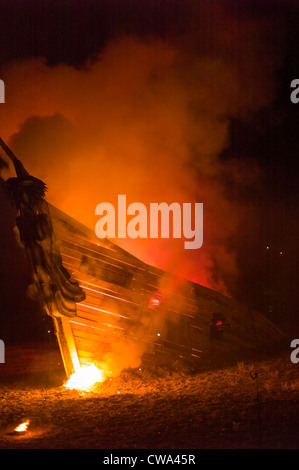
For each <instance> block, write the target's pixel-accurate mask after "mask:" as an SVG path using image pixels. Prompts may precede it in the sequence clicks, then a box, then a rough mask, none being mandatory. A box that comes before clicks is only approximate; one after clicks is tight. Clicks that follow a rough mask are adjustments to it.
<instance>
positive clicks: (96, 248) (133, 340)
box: [50, 206, 283, 376]
mask: <svg viewBox="0 0 299 470" xmlns="http://www.w3.org/2000/svg"><path fill="white" fill-rule="evenodd" d="M50 212H51V217H52V222H53V227H54V233H55V236H56V239H57V242H58V245H59V248H60V253H61V256H62V261H63V265H64V267H65V268H67V270H68V271H69V272H70V273H71V275H72V279H74V280H77V281H78V283H79V285H80V287H81V289H82V290H83V291H84V293H85V297H86V298H85V300H84V301H82V302H79V303H77V304H76V310H77V313H76V315H75V316H72V317H67V316H64V315H61V316H60V315H59V314H58V315H57V314H54V315H53V318H54V324H55V328H56V334H57V337H58V342H59V346H60V350H61V354H62V358H63V361H64V366H65V370H66V374H67V376H70V375H71V374H72V373H73V372H74V371H76V370H77V369H78V368H79V367H80V366H81V365H84V364H89V363H95V364H97V363H99V364H101V363H103V362H107V361H108V362H109V361H110V363H111V368H112V369H113V368H114V370H113V374H117V373H119V372H120V370H121V369H122V368H128V367H138V366H139V365H140V364H141V361H142V362H147V361H150V362H153V361H154V362H173V361H175V360H177V359H179V358H181V359H185V360H187V361H200V360H201V358H202V357H204V356H206V355H207V354H209V351H210V349H211V347H212V348H213V349H214V350H216V351H219V354H224V353H225V352H233V351H237V350H239V349H240V348H247V347H248V348H254V347H256V346H257V345H259V344H261V343H273V342H276V341H280V340H281V339H282V338H283V335H282V333H281V332H280V331H279V330H278V328H276V326H275V325H274V324H273V323H271V322H270V321H269V320H268V319H267V318H266V317H264V316H263V315H261V314H259V313H257V312H255V311H252V310H250V309H248V308H246V307H244V306H243V305H240V304H239V303H238V302H236V301H235V300H233V299H230V298H228V297H226V296H224V295H222V294H220V293H218V292H216V291H213V290H211V289H208V288H205V287H203V286H200V285H198V284H195V283H192V282H190V281H186V280H184V279H180V278H178V277H176V276H173V275H171V274H169V273H167V272H164V271H162V270H160V269H157V268H154V267H152V266H149V265H147V264H145V263H143V262H142V261H140V260H139V259H137V258H135V257H134V256H132V255H131V254H129V253H127V252H126V251H124V250H122V249H121V248H119V247H118V246H116V245H114V244H113V243H111V242H109V241H107V240H104V241H100V240H99V239H97V238H96V237H95V234H94V233H93V232H92V231H91V230H89V229H88V228H86V227H85V226H83V225H81V224H79V223H78V222H77V221H75V220H74V219H72V218H71V217H69V216H67V215H66V214H64V213H62V212H61V211H59V210H57V209H56V208H54V207H53V206H50ZM215 312H216V313H217V314H220V315H221V316H222V318H224V329H223V332H222V333H221V335H220V336H219V337H218V338H217V337H216V338H214V337H211V331H212V330H211V316H212V314H213V313H215Z"/></svg>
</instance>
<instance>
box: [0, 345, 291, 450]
mask: <svg viewBox="0 0 299 470" xmlns="http://www.w3.org/2000/svg"><path fill="white" fill-rule="evenodd" d="M6 357H7V360H6V364H0V448H2V449H11V448H19V449H22V448H28V449H29V448H33V449H38V448H47V449H61V448H63V449H73V448H79V449H84V448H85V449H92V448H98V449H159V448H160V449H161V448H164V449H206V448H209V449H217V448H219V449H223V448H243V449H245V448H280V449H284V448H298V447H299V439H298V423H299V419H298V418H299V413H298V410H299V364H297V365H296V364H292V363H291V361H290V357H289V352H287V351H285V352H283V353H280V354H279V355H276V356H275V357H273V355H271V356H270V357H267V358H263V359H262V360H261V359H259V360H257V359H255V360H254V361H253V360H252V358H251V359H250V360H248V361H245V362H238V363H236V362H235V364H230V365H227V366H226V367H224V365H223V364H222V366H221V367H220V366H218V367H215V368H214V369H213V370H206V369H207V368H208V366H207V367H206V368H205V367H201V369H197V370H194V369H193V370H191V369H190V368H189V367H186V366H184V365H183V364H179V363H176V364H174V365H173V367H172V368H166V367H165V366H164V367H155V368H142V367H141V370H139V369H137V370H134V371H126V372H123V373H122V374H121V376H120V377H118V378H113V379H112V380H107V381H106V382H104V383H103V384H100V385H99V386H97V387H96V388H95V389H94V390H93V391H92V392H89V393H79V392H77V391H74V390H72V391H71V390H66V389H65V388H64V387H63V386H62V384H63V381H64V380H65V375H64V370H63V367H62V364H61V359H60V354H59V351H58V349H57V348H56V347H54V348H53V346H51V347H49V346H47V345H39V346H38V347H37V346H35V347H31V348H29V347H11V348H9V349H8V350H7V351H6ZM255 373H257V374H258V375H257V379H255V378H254V377H255ZM257 381H258V383H257ZM257 385H258V394H257ZM27 420H29V421H30V425H29V428H28V431H27V432H26V433H23V434H21V435H20V434H19V433H15V432H14V428H15V427H16V426H17V425H18V424H20V423H21V422H24V421H27Z"/></svg>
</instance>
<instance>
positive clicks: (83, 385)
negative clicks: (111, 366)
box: [64, 364, 105, 392]
mask: <svg viewBox="0 0 299 470" xmlns="http://www.w3.org/2000/svg"><path fill="white" fill-rule="evenodd" d="M104 380H105V374H104V371H102V370H100V369H99V368H98V367H96V366H95V365H94V364H88V365H85V366H81V367H80V369H79V370H78V371H77V372H75V373H74V374H72V375H71V376H70V378H69V379H68V381H67V382H66V383H65V384H64V387H65V388H68V389H70V390H81V391H85V392H88V391H89V390H91V389H92V387H93V386H94V385H95V384H96V383H98V382H103V381H104Z"/></svg>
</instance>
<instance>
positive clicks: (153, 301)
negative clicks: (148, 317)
mask: <svg viewBox="0 0 299 470" xmlns="http://www.w3.org/2000/svg"><path fill="white" fill-rule="evenodd" d="M160 303H161V301H160V299H157V298H156V297H151V298H150V301H149V304H150V306H151V307H159V305H160Z"/></svg>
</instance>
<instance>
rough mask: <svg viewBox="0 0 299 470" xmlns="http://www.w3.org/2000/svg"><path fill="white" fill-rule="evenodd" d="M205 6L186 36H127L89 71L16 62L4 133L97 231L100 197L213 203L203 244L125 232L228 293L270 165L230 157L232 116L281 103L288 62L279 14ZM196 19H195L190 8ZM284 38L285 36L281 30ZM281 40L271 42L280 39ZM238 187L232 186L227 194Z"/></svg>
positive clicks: (144, 253)
mask: <svg viewBox="0 0 299 470" xmlns="http://www.w3.org/2000/svg"><path fill="white" fill-rule="evenodd" d="M212 11H213V10H212V9H210V10H209V15H208V13H207V12H203V13H202V15H203V17H205V16H206V17H208V20H209V21H208V25H210V27H208V26H207V27H206V28H203V27H202V25H203V24H204V21H203V17H202V18H201V23H200V24H201V26H198V25H197V20H198V17H197V16H196V15H194V17H193V20H192V21H191V23H190V18H189V24H190V29H189V31H188V32H186V33H182V34H181V36H180V38H178V37H176V38H173V39H171V40H170V39H166V40H161V39H157V38H153V37H151V38H147V39H144V38H143V39H141V38H140V37H133V36H131V37H129V36H125V37H122V38H118V39H115V40H114V41H111V42H110V43H108V44H107V45H106V46H105V48H104V49H103V50H102V51H101V52H100V53H99V55H98V58H97V59H96V60H93V61H90V62H88V61H87V62H86V64H85V66H84V67H82V68H80V69H78V68H73V67H70V66H67V65H64V64H59V65H56V66H52V67H49V66H48V65H47V63H46V61H45V60H44V59H43V58H36V59H28V60H21V61H15V62H11V63H9V64H8V65H7V66H6V68H5V70H4V73H3V79H4V81H5V83H6V104H5V107H3V108H1V110H0V112H1V114H0V126H1V135H2V137H3V138H4V139H5V140H6V141H8V142H9V144H10V145H11V147H12V149H13V150H14V152H15V153H16V155H17V156H18V157H19V158H20V159H21V160H22V162H23V164H24V166H25V167H26V169H27V170H28V171H29V172H30V173H31V174H33V175H34V176H36V177H38V178H41V179H42V180H44V181H45V182H46V184H47V186H48V188H49V191H48V201H49V202H51V203H52V204H54V205H56V206H57V207H58V208H59V209H61V210H63V211H65V212H66V213H68V214H70V215H71V216H72V217H74V218H76V219H78V220H79V221H80V222H83V223H84V224H86V225H88V226H89V227H90V228H92V229H93V230H94V228H95V224H96V221H97V220H98V217H96V216H95V207H96V205H97V204H99V203H100V202H111V203H112V204H114V205H115V207H116V206H117V195H118V194H126V195H127V201H128V204H129V203H131V202H142V203H143V204H145V205H146V206H147V207H149V204H150V203H151V202H162V201H163V202H167V203H169V204H170V203H171V202H179V203H180V204H182V203H184V202H192V203H195V202H202V203H203V204H204V227H203V231H204V242H203V246H202V248H200V249H199V250H196V251H193V250H184V245H183V240H174V239H165V240H159V239H158V240H152V239H145V240H140V239H137V240H130V239H126V240H115V241H116V242H117V243H119V244H120V245H121V246H122V247H124V248H125V249H127V250H128V251H130V252H132V253H133V254H134V255H136V256H138V257H140V258H141V259H142V260H143V261H145V262H148V263H150V264H153V265H155V266H157V267H160V268H163V269H165V270H168V271H170V272H173V273H175V274H178V275H180V276H183V277H186V278H188V279H190V280H193V281H196V282H199V283H201V284H203V285H206V286H209V287H212V288H216V289H218V290H221V291H222V292H228V291H229V288H230V285H231V283H232V282H233V279H234V278H235V276H237V273H238V267H237V262H236V257H235V250H234V242H235V240H236V237H238V236H239V234H241V233H242V231H243V228H242V227H244V224H245V223H246V224H247V226H248V225H250V224H249V223H248V220H251V221H252V224H253V226H254V220H255V209H254V205H253V203H252V202H251V201H250V198H248V197H244V194H248V193H250V191H251V190H252V188H255V187H256V185H258V184H259V170H258V168H257V167H256V165H253V164H252V163H250V162H249V161H243V160H242V155H238V156H236V158H235V159H234V160H228V159H223V158H222V157H221V153H222V152H223V151H224V150H225V149H226V148H227V147H228V146H229V144H230V122H231V120H232V119H251V116H252V115H254V113H256V112H258V111H259V110H260V109H262V108H264V107H266V106H268V105H269V104H270V103H271V102H272V101H273V99H274V97H275V93H276V83H275V80H274V73H275V70H276V69H277V67H278V65H279V60H280V58H279V57H277V55H276V52H275V41H274V39H275V38H276V36H275V35H274V30H273V24H272V22H271V20H269V21H265V19H263V20H257V19H250V20H249V19H246V18H243V19H240V18H239V19H238V20H237V19H236V18H233V17H229V16H228V15H227V14H226V13H225V12H222V13H223V15H224V20H223V21H222V22H221V21H220V19H219V18H220V17H219V8H218V16H217V15H216V13H212ZM191 16H192V15H191ZM276 39H277V38H276ZM271 41H272V43H273V46H272V47H269V44H270V43H271ZM228 188H230V191H228Z"/></svg>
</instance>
